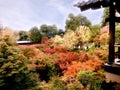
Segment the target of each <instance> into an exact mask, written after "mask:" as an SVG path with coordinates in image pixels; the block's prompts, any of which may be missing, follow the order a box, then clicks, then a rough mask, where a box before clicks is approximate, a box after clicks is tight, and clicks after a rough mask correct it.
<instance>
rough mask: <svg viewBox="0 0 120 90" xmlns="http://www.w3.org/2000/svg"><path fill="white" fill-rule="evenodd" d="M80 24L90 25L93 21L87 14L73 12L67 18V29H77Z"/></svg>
mask: <svg viewBox="0 0 120 90" xmlns="http://www.w3.org/2000/svg"><path fill="white" fill-rule="evenodd" d="M80 25H84V26H90V25H91V22H90V21H89V20H88V19H87V18H86V17H85V16H82V15H80V14H79V15H77V16H74V15H73V14H72V13H70V14H69V15H68V18H67V20H66V26H65V29H66V30H68V29H70V30H74V31H75V30H76V29H77V27H79V26H80Z"/></svg>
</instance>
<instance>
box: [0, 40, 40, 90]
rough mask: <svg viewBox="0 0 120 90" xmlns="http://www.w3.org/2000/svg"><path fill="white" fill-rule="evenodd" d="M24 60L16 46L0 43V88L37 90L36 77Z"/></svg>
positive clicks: (25, 59)
mask: <svg viewBox="0 0 120 90" xmlns="http://www.w3.org/2000/svg"><path fill="white" fill-rule="evenodd" d="M26 61H27V58H26V57H25V56H24V55H23V54H22V52H21V50H20V49H18V48H17V47H15V46H9V45H7V44H6V43H5V42H2V43H1V44H0V90H8V89H9V90H39V89H38V84H39V81H38V78H37V76H36V74H34V73H33V72H32V71H31V70H30V69H29V68H28V67H27V66H26Z"/></svg>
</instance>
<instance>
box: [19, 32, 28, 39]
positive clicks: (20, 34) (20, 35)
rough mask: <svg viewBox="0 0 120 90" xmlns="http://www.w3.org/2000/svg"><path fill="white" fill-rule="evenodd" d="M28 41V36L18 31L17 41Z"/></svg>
mask: <svg viewBox="0 0 120 90" xmlns="http://www.w3.org/2000/svg"><path fill="white" fill-rule="evenodd" d="M27 39H28V35H27V32H26V31H20V32H19V40H20V41H23V40H27Z"/></svg>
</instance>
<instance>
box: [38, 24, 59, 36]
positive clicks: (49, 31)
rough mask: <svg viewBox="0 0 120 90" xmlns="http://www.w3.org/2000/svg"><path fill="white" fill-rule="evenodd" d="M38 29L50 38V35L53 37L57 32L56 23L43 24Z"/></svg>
mask: <svg viewBox="0 0 120 90" xmlns="http://www.w3.org/2000/svg"><path fill="white" fill-rule="evenodd" d="M40 31H41V33H42V35H43V36H46V37H49V38H51V37H54V36H55V35H56V34H57V32H58V29H57V26H56V25H46V24H43V25H41V26H40Z"/></svg>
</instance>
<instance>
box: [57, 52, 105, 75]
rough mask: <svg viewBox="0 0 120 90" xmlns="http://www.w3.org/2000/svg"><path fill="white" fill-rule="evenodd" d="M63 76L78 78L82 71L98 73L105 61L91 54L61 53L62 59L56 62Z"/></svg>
mask: <svg viewBox="0 0 120 90" xmlns="http://www.w3.org/2000/svg"><path fill="white" fill-rule="evenodd" d="M55 64H57V65H58V66H59V68H60V70H61V73H62V74H63V75H71V76H76V75H77V73H78V72H79V71H80V70H90V71H97V70H100V69H101V67H102V65H103V61H101V60H100V59H99V58H98V57H97V56H94V55H90V54H89V53H82V54H79V53H75V52H68V53H61V54H60V58H59V59H57V60H56V61H55Z"/></svg>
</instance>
